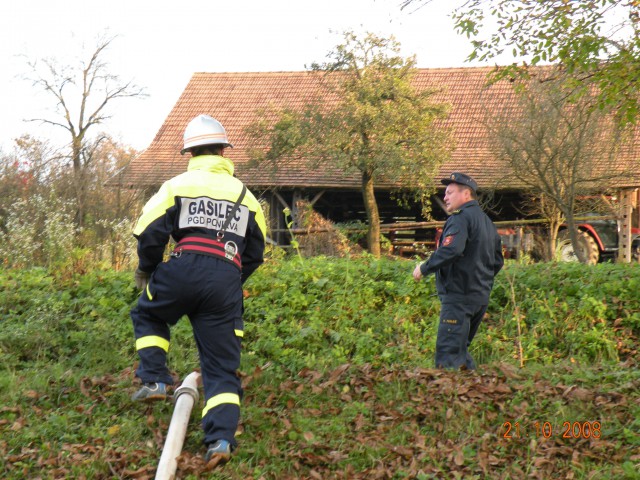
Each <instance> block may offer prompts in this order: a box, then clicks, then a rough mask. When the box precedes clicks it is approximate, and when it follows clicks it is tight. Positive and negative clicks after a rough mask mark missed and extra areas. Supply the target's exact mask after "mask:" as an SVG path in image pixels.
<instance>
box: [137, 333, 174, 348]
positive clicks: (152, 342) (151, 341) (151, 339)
mask: <svg viewBox="0 0 640 480" xmlns="http://www.w3.org/2000/svg"><path fill="white" fill-rule="evenodd" d="M148 347H159V348H161V349H163V350H164V351H165V352H168V351H169V340H167V339H166V338H162V337H158V336H157V335H148V336H146V337H140V338H139V339H137V340H136V350H142V349H143V348H148Z"/></svg>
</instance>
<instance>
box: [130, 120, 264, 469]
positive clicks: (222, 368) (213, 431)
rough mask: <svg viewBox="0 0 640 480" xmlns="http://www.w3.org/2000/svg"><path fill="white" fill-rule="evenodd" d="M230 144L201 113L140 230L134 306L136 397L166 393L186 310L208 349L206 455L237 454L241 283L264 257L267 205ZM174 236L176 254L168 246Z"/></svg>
mask: <svg viewBox="0 0 640 480" xmlns="http://www.w3.org/2000/svg"><path fill="white" fill-rule="evenodd" d="M226 147H232V145H231V144H230V143H229V142H228V140H227V134H226V132H225V130H224V128H223V127H222V125H221V124H220V123H219V122H218V121H217V120H215V119H214V118H212V117H210V116H208V115H199V116H197V117H196V118H194V119H193V120H192V121H191V122H190V123H189V125H188V126H187V128H186V130H185V133H184V148H183V149H182V152H181V153H185V152H190V153H191V159H190V160H189V165H188V168H187V171H186V172H184V173H182V174H180V175H178V176H176V177H174V178H172V179H170V180H168V181H166V182H165V183H164V184H163V185H162V187H161V188H160V190H159V191H158V192H157V193H156V194H155V195H154V196H153V197H152V198H151V199H150V200H149V201H148V202H147V204H146V205H145V206H144V208H143V210H142V215H141V217H140V219H139V220H138V223H137V225H136V227H135V229H134V232H133V233H134V236H135V237H136V238H137V239H138V257H139V266H138V268H137V270H136V273H135V280H136V285H137V286H138V287H139V288H141V289H142V290H143V292H142V295H141V296H140V298H139V300H138V304H137V306H136V307H134V308H133V309H132V310H131V318H132V320H133V327H134V333H135V338H136V350H137V352H138V356H139V358H140V364H139V366H138V368H137V370H136V376H137V377H138V378H140V380H141V381H142V382H143V385H142V388H140V390H138V391H137V392H136V393H135V394H134V395H133V397H132V398H133V400H134V401H150V400H158V399H163V398H166V386H167V385H171V384H172V383H173V379H172V377H171V375H170V374H169V370H168V368H167V351H168V350H169V343H170V326H173V325H175V324H176V323H177V322H178V320H179V319H180V318H181V317H182V316H183V315H186V316H188V318H189V320H190V322H191V325H192V327H193V333H194V337H195V340H196V344H197V347H198V353H199V356H200V370H201V374H202V383H203V386H204V395H205V407H204V410H203V412H202V428H203V430H204V442H205V444H206V445H207V449H208V450H207V454H206V460H207V461H209V460H210V459H212V458H213V457H216V458H217V459H218V461H219V462H225V461H227V460H229V458H230V455H231V451H232V450H233V449H234V448H235V447H236V440H235V432H236V429H237V427H238V422H239V417H240V399H241V397H242V388H241V385H240V379H239V378H238V376H237V373H236V372H237V369H238V367H239V365H240V339H241V337H242V335H243V323H242V309H243V306H242V301H243V297H242V284H243V283H244V282H245V281H246V280H247V278H249V275H251V274H252V273H253V271H254V270H255V269H256V268H258V267H259V266H260V264H261V263H262V261H263V251H264V245H265V237H266V226H265V220H264V215H263V212H262V208H261V206H260V204H259V203H258V201H257V200H256V198H255V197H254V196H253V194H252V193H251V192H249V191H248V190H247V189H246V187H245V186H244V185H243V184H242V182H241V181H240V180H238V179H237V178H235V177H234V176H233V172H234V166H233V163H232V162H231V161H230V160H228V159H226V158H224V157H223V154H224V149H225V148H226ZM170 237H173V239H174V241H175V242H177V246H176V248H175V250H173V252H172V253H171V256H170V259H169V260H168V261H167V262H163V261H162V260H163V253H164V250H165V248H166V246H167V243H168V242H169V239H170Z"/></svg>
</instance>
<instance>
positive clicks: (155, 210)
mask: <svg viewBox="0 0 640 480" xmlns="http://www.w3.org/2000/svg"><path fill="white" fill-rule="evenodd" d="M233 172H234V168H233V163H232V162H231V161H230V160H228V159H226V158H224V157H221V156H218V155H200V156H196V157H193V158H191V160H190V161H189V166H188V168H187V171H186V172H184V173H182V174H180V175H178V176H176V177H173V178H172V179H170V180H168V181H166V182H165V183H164V184H163V185H162V187H160V190H158V193H156V194H155V195H154V196H153V197H152V198H151V199H150V200H149V201H148V202H147V204H146V205H145V206H144V208H143V210H142V215H141V216H140V219H139V220H138V223H137V225H136V227H135V228H134V230H133V234H134V236H135V237H136V238H137V239H138V257H139V268H140V270H142V271H143V272H147V273H151V272H153V271H154V270H155V268H156V267H157V266H158V264H159V263H160V262H162V259H163V254H164V250H165V247H166V245H167V243H168V242H169V238H170V237H173V239H174V240H175V241H176V242H179V241H180V240H182V239H183V238H185V237H187V236H192V235H196V236H200V237H204V238H205V239H209V240H210V241H213V240H215V239H216V234H217V232H218V230H219V229H220V228H221V227H222V226H223V224H224V221H225V218H226V215H227V213H228V212H229V211H230V210H231V209H232V208H233V205H234V204H235V202H236V201H237V200H238V197H239V196H240V193H241V192H242V187H243V185H242V182H241V181H240V180H238V179H237V178H235V177H234V176H233ZM265 238H266V224H265V220H264V214H263V212H262V207H261V206H260V203H258V201H257V200H256V198H255V197H254V196H253V194H252V193H251V192H250V191H248V190H247V192H246V194H245V197H244V199H243V200H242V202H241V204H240V207H239V208H238V210H237V212H236V214H235V215H234V218H233V219H232V221H231V222H230V223H229V225H228V227H227V230H226V231H225V233H224V239H223V240H222V242H231V243H232V244H233V245H232V246H233V248H234V249H235V250H236V251H237V253H238V254H239V257H240V261H241V263H242V281H245V280H246V279H247V278H248V277H249V275H251V273H253V271H254V270H255V269H256V268H258V267H259V266H260V264H261V263H262V261H263V251H264V245H265ZM231 243H230V244H231Z"/></svg>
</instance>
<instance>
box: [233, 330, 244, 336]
mask: <svg viewBox="0 0 640 480" xmlns="http://www.w3.org/2000/svg"><path fill="white" fill-rule="evenodd" d="M234 332H235V334H236V337H244V331H243V330H234Z"/></svg>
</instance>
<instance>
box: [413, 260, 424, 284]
mask: <svg viewBox="0 0 640 480" xmlns="http://www.w3.org/2000/svg"><path fill="white" fill-rule="evenodd" d="M421 278H422V272H421V271H420V264H418V265H416V268H415V269H414V270H413V279H414V280H415V281H416V282H419V281H420V279H421Z"/></svg>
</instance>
